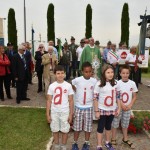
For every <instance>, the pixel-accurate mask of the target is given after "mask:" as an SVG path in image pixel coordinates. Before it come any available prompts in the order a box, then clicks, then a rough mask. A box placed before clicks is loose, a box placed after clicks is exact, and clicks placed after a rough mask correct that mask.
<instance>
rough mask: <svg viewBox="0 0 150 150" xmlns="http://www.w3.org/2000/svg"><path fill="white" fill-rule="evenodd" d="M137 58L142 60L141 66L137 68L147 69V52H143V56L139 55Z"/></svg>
mask: <svg viewBox="0 0 150 150" xmlns="http://www.w3.org/2000/svg"><path fill="white" fill-rule="evenodd" d="M139 57H140V58H139V59H140V60H142V64H138V66H139V68H148V57H149V50H145V55H140V56H139Z"/></svg>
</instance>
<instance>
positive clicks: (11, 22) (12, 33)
mask: <svg viewBox="0 0 150 150" xmlns="http://www.w3.org/2000/svg"><path fill="white" fill-rule="evenodd" d="M8 42H12V43H13V44H14V50H17V29H16V19H15V11H14V9H12V8H10V9H9V12H8Z"/></svg>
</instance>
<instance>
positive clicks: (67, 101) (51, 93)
mask: <svg viewBox="0 0 150 150" xmlns="http://www.w3.org/2000/svg"><path fill="white" fill-rule="evenodd" d="M55 75H56V81H55V82H54V83H52V84H50V86H49V89H48V92H47V95H48V96H47V105H46V115H47V121H48V123H50V128H51V131H52V132H53V136H54V143H55V150H60V147H61V149H62V150H66V143H67V137H68V132H69V129H70V123H71V122H72V115H73V93H74V92H73V89H72V86H71V84H70V83H68V82H66V81H64V77H65V72H64V68H63V66H56V68H55ZM59 131H60V132H62V145H61V146H60V144H59Z"/></svg>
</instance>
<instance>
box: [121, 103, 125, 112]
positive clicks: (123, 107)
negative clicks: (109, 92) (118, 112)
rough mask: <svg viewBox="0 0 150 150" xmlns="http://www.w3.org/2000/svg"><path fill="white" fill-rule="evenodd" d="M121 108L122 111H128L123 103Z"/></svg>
mask: <svg viewBox="0 0 150 150" xmlns="http://www.w3.org/2000/svg"><path fill="white" fill-rule="evenodd" d="M121 108H122V110H124V111H126V105H124V104H123V103H121Z"/></svg>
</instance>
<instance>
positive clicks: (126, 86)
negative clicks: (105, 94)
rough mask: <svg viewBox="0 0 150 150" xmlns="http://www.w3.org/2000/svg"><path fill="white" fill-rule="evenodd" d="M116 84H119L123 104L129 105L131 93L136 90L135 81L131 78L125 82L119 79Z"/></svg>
mask: <svg viewBox="0 0 150 150" xmlns="http://www.w3.org/2000/svg"><path fill="white" fill-rule="evenodd" d="M118 84H119V86H120V94H121V100H122V102H123V103H124V105H129V104H130V103H131V101H132V94H133V93H135V92H137V91H138V89H137V87H136V84H135V82H134V81H132V80H128V81H127V82H123V81H122V80H119V81H118Z"/></svg>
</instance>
